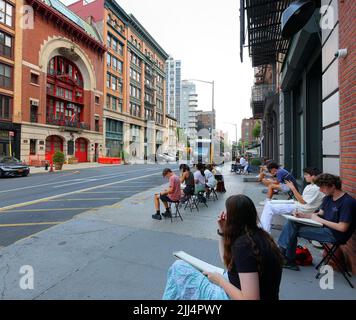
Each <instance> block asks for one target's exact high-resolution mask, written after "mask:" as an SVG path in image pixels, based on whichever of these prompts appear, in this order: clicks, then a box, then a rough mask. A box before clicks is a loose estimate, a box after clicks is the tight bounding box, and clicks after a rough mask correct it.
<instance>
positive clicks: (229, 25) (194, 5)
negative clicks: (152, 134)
mask: <svg viewBox="0 0 356 320" xmlns="http://www.w3.org/2000/svg"><path fill="white" fill-rule="evenodd" d="M116 1H117V2H118V3H119V5H120V6H121V7H122V8H123V9H124V10H125V11H126V12H127V13H132V14H133V15H134V16H135V17H136V18H137V19H138V20H139V21H140V22H141V24H142V25H143V26H144V27H145V29H146V30H147V31H148V32H149V33H150V34H151V35H152V36H153V37H154V38H155V40H156V41H157V42H158V43H159V44H160V45H161V46H162V48H163V49H164V50H165V51H166V52H167V53H168V54H171V55H172V56H173V57H174V59H177V60H181V61H182V80H183V79H192V78H193V79H201V80H206V81H212V80H214V81H215V109H216V112H217V128H218V129H221V130H223V131H228V132H229V138H230V140H235V127H234V126H232V125H229V124H227V123H236V124H237V125H238V131H237V134H238V139H239V138H240V135H241V129H240V128H241V120H242V119H243V118H249V117H251V116H252V112H251V108H250V95H251V86H252V84H253V69H252V67H251V62H250V59H249V58H248V55H247V48H246V49H245V57H244V63H243V64H241V62H240V56H239V41H240V40H239V37H240V36H239V35H240V33H239V1H237V0H220V1H216V0H116ZM62 2H64V3H65V4H69V3H73V2H75V1H73V0H62ZM196 84H197V89H198V95H199V109H202V110H211V86H210V85H209V84H201V83H200V84H199V83H196Z"/></svg>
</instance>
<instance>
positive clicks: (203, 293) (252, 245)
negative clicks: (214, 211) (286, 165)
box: [163, 195, 283, 300]
mask: <svg viewBox="0 0 356 320" xmlns="http://www.w3.org/2000/svg"><path fill="white" fill-rule="evenodd" d="M225 205H226V213H225V212H222V213H221V214H220V215H219V217H218V230H217V231H218V234H219V235H220V240H219V252H220V257H221V260H222V262H223V263H224V265H225V267H226V268H227V273H225V276H222V275H220V274H218V273H209V272H205V273H201V272H199V271H198V270H197V269H195V268H194V267H192V266H191V265H190V264H188V263H186V262H183V261H181V260H178V261H176V262H175V263H174V264H173V265H172V266H171V267H170V268H169V270H168V280H167V285H166V288H165V291H164V294H163V299H165V300H175V299H177V300H179V299H180V300H196V299H197V300H223V299H234V300H235V299H236V300H259V299H261V300H269V299H271V300H277V299H278V298H279V285H280V282H281V276H282V263H283V260H282V255H281V253H280V251H279V249H278V247H277V245H276V244H275V242H274V241H273V239H272V238H271V237H270V235H269V234H268V233H267V232H265V231H264V230H263V229H261V228H259V227H258V223H257V220H258V216H257V211H256V207H255V205H254V204H253V202H252V200H251V199H250V198H248V197H247V196H245V195H235V196H231V197H229V198H228V199H227V200H226V203H225Z"/></svg>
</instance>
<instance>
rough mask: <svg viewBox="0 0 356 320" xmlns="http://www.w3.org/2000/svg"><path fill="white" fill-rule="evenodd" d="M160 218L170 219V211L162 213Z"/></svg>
mask: <svg viewBox="0 0 356 320" xmlns="http://www.w3.org/2000/svg"><path fill="white" fill-rule="evenodd" d="M162 216H163V217H165V218H170V217H172V213H171V212H170V211H166V212H163V213H162Z"/></svg>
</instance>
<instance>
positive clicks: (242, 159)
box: [240, 156, 248, 174]
mask: <svg viewBox="0 0 356 320" xmlns="http://www.w3.org/2000/svg"><path fill="white" fill-rule="evenodd" d="M240 165H241V166H242V167H244V173H243V174H247V173H248V171H247V170H248V162H247V160H246V159H245V157H244V156H242V157H241V159H240Z"/></svg>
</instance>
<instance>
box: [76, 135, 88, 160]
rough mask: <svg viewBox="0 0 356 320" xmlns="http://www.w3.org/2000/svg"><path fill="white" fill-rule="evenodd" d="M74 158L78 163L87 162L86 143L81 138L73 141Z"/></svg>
mask: <svg viewBox="0 0 356 320" xmlns="http://www.w3.org/2000/svg"><path fill="white" fill-rule="evenodd" d="M75 157H76V158H77V159H78V162H87V161H88V143H87V141H86V140H85V139H83V138H78V139H77V140H76V141H75Z"/></svg>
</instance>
